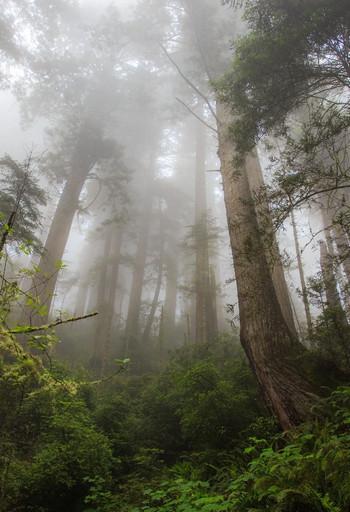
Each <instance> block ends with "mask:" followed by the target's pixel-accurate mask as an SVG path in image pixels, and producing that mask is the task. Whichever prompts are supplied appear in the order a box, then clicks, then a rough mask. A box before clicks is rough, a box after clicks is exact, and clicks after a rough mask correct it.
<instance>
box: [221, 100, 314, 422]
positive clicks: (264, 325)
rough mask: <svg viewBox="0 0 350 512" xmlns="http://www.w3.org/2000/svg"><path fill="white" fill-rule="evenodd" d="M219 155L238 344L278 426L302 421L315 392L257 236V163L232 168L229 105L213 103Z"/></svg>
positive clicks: (248, 159) (251, 161) (250, 161)
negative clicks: (253, 176)
mask: <svg viewBox="0 0 350 512" xmlns="http://www.w3.org/2000/svg"><path fill="white" fill-rule="evenodd" d="M217 115H218V135H219V157H220V160H221V172H222V177H223V187H224V197H225V204H226V212H227V220H228V227H229V234H230V241H231V248H232V253H233V259H234V268H235V276H236V283H237V290H238V301H239V313H240V326H241V333H240V336H241V342H242V345H243V347H244V350H245V352H246V354H247V357H248V359H249V362H250V364H251V367H252V369H253V371H254V373H255V375H256V377H257V379H258V382H259V384H260V386H261V389H262V392H263V395H264V397H265V400H266V402H267V404H268V405H269V406H270V407H271V409H272V411H273V412H274V414H275V415H276V417H277V419H278V421H279V423H280V425H281V426H282V428H283V429H289V428H291V427H293V426H294V425H296V424H298V423H299V422H301V421H303V420H304V419H305V418H306V417H307V416H308V415H309V413H310V407H311V405H312V404H313V403H314V402H315V400H316V398H317V397H316V396H315V395H314V394H313V393H312V389H311V386H310V385H309V383H308V382H307V381H306V380H305V379H304V378H303V377H302V376H301V375H300V374H299V373H298V371H297V368H296V365H295V363H294V361H293V356H294V355H295V354H296V352H300V353H302V351H303V348H302V347H301V345H299V344H297V343H296V342H295V340H294V338H293V336H292V334H291V332H290V329H289V328H288V326H287V324H286V321H285V319H284V317H283V314H282V310H281V307H280V304H279V302H278V299H277V294H276V291H275V288H274V284H273V281H272V276H271V271H270V268H269V264H268V261H267V257H266V252H265V250H264V244H263V242H262V240H261V236H260V230H259V224H258V220H257V215H256V211H255V208H254V203H253V200H252V194H251V190H250V186H249V181H248V177H247V173H248V172H251V170H252V169H253V172H256V170H255V171H254V166H256V165H257V158H256V155H248V156H247V157H246V160H245V163H244V166H243V168H242V169H240V170H239V171H238V172H237V169H235V167H234V160H235V149H234V143H233V141H232V138H231V134H230V126H231V124H232V114H231V112H230V108H229V107H226V106H225V105H223V104H222V103H220V102H218V105H217Z"/></svg>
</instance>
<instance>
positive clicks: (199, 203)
mask: <svg viewBox="0 0 350 512" xmlns="http://www.w3.org/2000/svg"><path fill="white" fill-rule="evenodd" d="M196 128H197V130H196V175H195V244H196V277H195V291H196V316H195V320H196V321H195V340H196V343H205V342H207V341H211V340H212V336H213V328H212V325H211V320H212V314H211V313H212V311H211V310H210V305H211V304H210V300H209V298H208V295H209V294H210V291H209V283H210V275H209V249H208V219H207V213H208V212H207V198H206V179H205V131H204V127H203V125H202V124H201V123H199V122H197V123H196ZM208 308H209V309H208Z"/></svg>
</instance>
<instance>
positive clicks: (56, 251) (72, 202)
mask: <svg viewBox="0 0 350 512" xmlns="http://www.w3.org/2000/svg"><path fill="white" fill-rule="evenodd" d="M90 168H91V166H88V165H80V166H79V167H77V168H75V169H74V171H73V172H72V173H71V175H70V176H69V177H68V179H67V181H66V184H65V186H64V189H63V192H62V194H61V197H60V199H59V202H58V205H57V208H56V212H55V215H54V218H53V221H52V223H51V226H50V230H49V234H48V236H47V239H46V243H45V248H44V252H43V255H42V257H41V258H40V262H39V268H40V274H38V275H37V276H36V277H35V278H34V280H33V293H34V295H36V297H37V298H38V300H39V302H40V304H45V306H46V310H47V313H46V314H45V315H41V316H40V318H36V320H39V321H40V323H45V321H46V320H47V318H48V315H49V312H50V307H51V304H52V300H53V295H54V291H55V288H56V283H57V277H58V273H59V268H60V264H61V262H62V259H63V254H64V250H65V248H66V245H67V241H68V237H69V233H70V230H71V227H72V223H73V219H74V215H75V213H76V211H77V209H78V205H79V197H80V194H81V191H82V188H83V185H84V183H85V180H86V177H87V175H88V173H89V171H90ZM35 316H36V315H35V314H34V315H33V316H32V317H31V318H32V319H33V318H34V317H35Z"/></svg>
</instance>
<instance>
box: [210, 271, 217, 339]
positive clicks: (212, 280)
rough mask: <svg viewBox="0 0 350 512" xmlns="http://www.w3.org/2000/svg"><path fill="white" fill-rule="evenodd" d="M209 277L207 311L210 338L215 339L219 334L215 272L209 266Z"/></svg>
mask: <svg viewBox="0 0 350 512" xmlns="http://www.w3.org/2000/svg"><path fill="white" fill-rule="evenodd" d="M209 272H210V275H209V287H208V291H209V296H208V300H209V302H210V305H209V308H208V309H209V311H210V314H211V319H210V325H211V329H212V336H213V338H216V337H217V335H218V332H219V326H218V310H217V286H216V276H215V270H214V267H213V266H211V267H210V269H209Z"/></svg>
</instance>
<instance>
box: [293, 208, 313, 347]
mask: <svg viewBox="0 0 350 512" xmlns="http://www.w3.org/2000/svg"><path fill="white" fill-rule="evenodd" d="M291 220H292V227H293V236H294V245H295V252H296V256H297V264H298V271H299V278H300V284H301V294H302V298H303V304H304V309H305V316H306V325H307V332H308V335H309V338H311V336H312V317H311V311H310V304H309V299H308V295H307V287H306V280H305V274H304V266H303V261H302V258H301V250H300V244H299V237H298V230H297V225H296V222H295V215H294V212H293V211H292V212H291Z"/></svg>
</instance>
